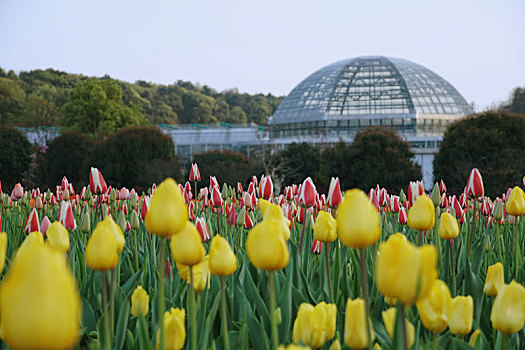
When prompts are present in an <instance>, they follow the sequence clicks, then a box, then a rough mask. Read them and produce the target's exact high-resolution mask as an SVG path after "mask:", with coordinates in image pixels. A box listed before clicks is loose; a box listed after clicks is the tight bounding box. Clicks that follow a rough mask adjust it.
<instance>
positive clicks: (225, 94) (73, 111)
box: [0, 68, 282, 134]
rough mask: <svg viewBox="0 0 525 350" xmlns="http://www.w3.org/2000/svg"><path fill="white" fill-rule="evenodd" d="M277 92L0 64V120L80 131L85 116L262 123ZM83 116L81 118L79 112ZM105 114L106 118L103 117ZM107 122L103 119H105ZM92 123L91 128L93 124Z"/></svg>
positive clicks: (118, 122) (114, 123)
mask: <svg viewBox="0 0 525 350" xmlns="http://www.w3.org/2000/svg"><path fill="white" fill-rule="evenodd" d="M281 100H282V97H275V96H273V95H271V94H268V95H263V94H257V95H250V94H247V93H240V92H239V91H238V90H237V89H230V90H226V91H222V92H218V91H216V90H214V89H213V88H211V87H208V86H206V85H204V86H201V85H199V84H193V83H191V82H186V81H181V80H179V81H177V82H174V83H173V84H170V85H160V84H155V83H151V82H145V81H137V82H135V83H128V82H124V81H120V80H116V79H112V78H111V77H109V76H104V77H102V78H94V77H87V76H83V75H78V74H69V73H65V72H60V71H57V70H54V69H46V70H40V69H37V70H33V71H30V72H20V73H19V74H16V73H14V72H13V71H9V72H6V70H4V69H2V68H0V124H5V123H9V124H13V125H16V126H25V127H40V126H62V127H65V128H66V129H77V130H78V131H81V132H85V133H92V134H93V133H95V134H96V128H97V126H94V127H92V128H91V129H90V130H88V131H86V130H79V129H82V128H83V127H85V125H83V123H84V124H85V122H86V121H89V122H92V120H93V119H97V118H98V119H100V120H101V123H102V124H100V125H99V127H106V126H107V125H109V126H110V128H114V129H119V128H120V127H122V126H125V125H137V124H148V123H149V124H187V123H222V122H226V123H246V122H254V123H257V124H260V125H265V124H266V122H267V118H268V116H271V115H272V114H273V112H274V111H275V109H276V108H277V106H278V105H279V103H280V102H281ZM83 117H85V120H81V119H79V118H83ZM108 118H110V123H109V124H107V123H108ZM104 123H106V124H104ZM93 128H94V130H95V131H93V130H92V129H93Z"/></svg>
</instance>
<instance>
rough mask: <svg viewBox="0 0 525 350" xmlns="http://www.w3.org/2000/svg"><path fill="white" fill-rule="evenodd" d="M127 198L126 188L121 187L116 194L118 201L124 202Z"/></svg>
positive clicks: (127, 191)
mask: <svg viewBox="0 0 525 350" xmlns="http://www.w3.org/2000/svg"><path fill="white" fill-rule="evenodd" d="M128 198H129V190H128V189H127V188H126V187H122V188H121V189H120V191H119V193H118V199H120V200H121V201H122V200H126V199H128Z"/></svg>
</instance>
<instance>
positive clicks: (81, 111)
mask: <svg viewBox="0 0 525 350" xmlns="http://www.w3.org/2000/svg"><path fill="white" fill-rule="evenodd" d="M145 123H147V121H146V119H145V118H144V117H143V115H142V114H141V112H140V110H139V109H138V108H137V107H136V106H135V105H133V104H132V105H131V106H126V105H125V104H124V102H123V101H122V88H121V87H120V86H119V85H118V84H117V83H116V82H114V81H112V80H95V79H89V80H85V81H84V82H83V83H82V84H81V85H80V86H78V87H76V88H75V89H74V90H73V91H72V92H71V95H70V96H69V98H68V101H67V102H66V103H65V104H64V105H63V106H62V118H61V121H60V124H61V126H62V128H63V130H64V131H69V130H77V131H80V132H81V133H83V134H87V135H92V136H93V137H95V138H96V139H102V138H103V137H104V136H107V135H109V134H112V133H114V132H115V131H117V130H119V129H121V128H123V127H125V126H131V125H140V124H145Z"/></svg>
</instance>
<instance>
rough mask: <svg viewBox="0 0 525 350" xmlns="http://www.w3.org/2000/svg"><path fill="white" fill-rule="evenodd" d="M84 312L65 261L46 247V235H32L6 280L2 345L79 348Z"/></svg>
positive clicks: (1, 295)
mask: <svg viewBox="0 0 525 350" xmlns="http://www.w3.org/2000/svg"><path fill="white" fill-rule="evenodd" d="M81 307H82V302H81V299H80V293H79V292H78V287H77V284H76V281H75V277H74V276H73V274H72V273H71V271H70V269H69V267H68V264H67V263H66V260H65V259H64V257H63V256H62V255H61V254H59V253H57V252H56V251H54V250H52V249H50V248H49V247H47V246H46V245H44V240H43V237H42V234H41V233H40V232H32V233H30V234H29V235H28V236H27V238H26V239H25V241H24V242H23V243H22V245H21V246H20V248H19V249H18V251H17V253H16V257H15V259H13V261H12V264H11V265H10V267H9V270H8V272H7V274H6V276H5V278H4V280H3V281H2V288H1V289H0V308H1V310H2V325H1V331H2V340H3V341H5V342H6V343H7V345H8V346H9V347H10V348H13V349H69V348H73V347H75V346H76V345H77V343H78V341H79V336H80V334H81V333H80V330H81V327H80V322H79V320H80V319H81V317H80V312H81ZM57 320H60V322H57Z"/></svg>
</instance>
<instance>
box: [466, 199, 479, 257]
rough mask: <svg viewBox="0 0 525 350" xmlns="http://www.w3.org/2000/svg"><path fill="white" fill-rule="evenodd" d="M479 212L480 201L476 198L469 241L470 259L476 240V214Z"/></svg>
mask: <svg viewBox="0 0 525 350" xmlns="http://www.w3.org/2000/svg"><path fill="white" fill-rule="evenodd" d="M477 210H478V201H477V200H476V198H474V213H473V214H472V226H471V227H470V237H469V241H468V257H469V259H470V255H471V254H472V241H473V240H474V229H475V226H476V212H477Z"/></svg>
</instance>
